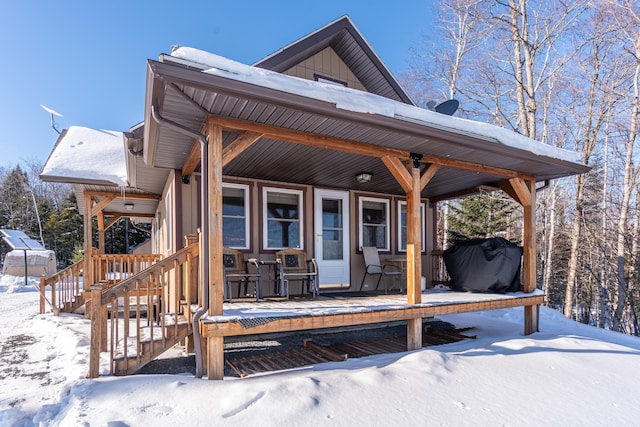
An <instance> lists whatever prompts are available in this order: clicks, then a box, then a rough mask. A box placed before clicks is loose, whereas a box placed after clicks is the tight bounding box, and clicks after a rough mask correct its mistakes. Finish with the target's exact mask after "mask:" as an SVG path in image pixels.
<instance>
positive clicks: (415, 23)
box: [0, 0, 433, 168]
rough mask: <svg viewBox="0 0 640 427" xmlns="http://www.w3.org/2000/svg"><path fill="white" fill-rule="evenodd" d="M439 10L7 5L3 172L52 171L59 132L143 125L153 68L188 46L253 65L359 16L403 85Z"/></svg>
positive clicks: (0, 90)
mask: <svg viewBox="0 0 640 427" xmlns="http://www.w3.org/2000/svg"><path fill="white" fill-rule="evenodd" d="M431 3H432V1H431V0H421V1H419V0H406V1H402V2H392V1H388V0H384V1H382V0H379V1H378V0H369V1H366V0H355V1H349V0H323V1H318V2H307V1H299V0H298V1H285V0H280V1H278V0H274V1H264V0H262V1H254V0H244V1H214V0H210V1H180V2H177V1H176V2H174V1H163V0H157V1H141V0H136V1H131V0H117V1H103V2H93V1H86V0H84V1H76V0H66V1H34V0H23V1H14V2H8V1H5V2H3V3H0V40H2V41H3V54H2V57H1V59H0V81H1V84H0V129H1V133H0V166H4V167H8V168H13V167H14V166H15V165H16V164H23V165H24V163H25V161H27V162H30V161H41V162H44V161H45V160H46V159H47V157H48V155H49V152H50V151H51V149H52V147H53V145H54V143H55V141H56V139H57V134H56V133H55V132H54V130H53V129H52V128H51V126H50V117H49V114H48V113H47V112H45V111H44V110H43V109H42V108H41V107H40V104H44V105H46V106H48V107H50V108H52V109H54V110H56V111H58V112H60V113H61V114H63V115H64V117H62V118H56V124H57V127H58V128H59V129H63V128H67V127H69V126H87V127H91V128H96V129H108V130H116V131H126V130H128V129H129V128H130V127H131V126H133V125H135V124H137V123H139V122H140V121H142V119H143V106H144V91H145V72H146V70H145V61H146V60H147V59H157V58H158V55H159V54H161V53H168V52H169V51H170V47H171V45H174V44H179V45H182V46H190V47H195V48H198V49H202V50H206V51H209V52H213V53H216V54H219V55H222V56H226V57H228V58H231V59H234V60H236V61H240V62H243V63H246V64H251V63H253V62H254V61H257V60H258V59H260V58H263V57H264V56H267V55H268V54H270V53H272V52H274V51H275V50H277V49H279V48H280V47H282V46H284V45H286V44H288V43H291V42H292V41H294V40H296V39H298V38H300V37H302V36H304V35H306V34H308V33H310V32H312V31H314V30H316V29H317V28H319V27H321V26H323V25H325V24H327V23H329V22H330V21H333V20H335V19H337V18H338V17H340V16H342V15H345V14H347V15H349V16H350V17H351V19H352V20H353V22H354V23H355V25H356V26H357V27H358V29H359V30H360V31H361V32H362V34H363V35H364V37H365V38H366V39H367V41H368V42H369V43H370V44H371V46H372V47H373V49H374V50H375V51H376V52H377V53H378V55H380V57H381V58H382V60H383V61H384V62H385V63H386V64H387V66H388V67H389V68H390V69H391V71H392V72H393V73H395V74H396V75H397V74H398V73H400V72H402V71H404V70H406V69H407V68H408V66H409V62H410V53H409V49H410V47H411V46H413V45H416V44H418V43H419V42H420V40H421V38H422V33H423V31H426V30H428V28H429V27H430V25H432V15H433V13H432V12H433V6H432V4H431Z"/></svg>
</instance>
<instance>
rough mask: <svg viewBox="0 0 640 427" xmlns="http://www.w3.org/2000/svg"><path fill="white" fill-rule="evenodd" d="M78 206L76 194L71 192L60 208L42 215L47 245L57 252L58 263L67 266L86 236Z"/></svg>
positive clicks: (71, 261)
mask: <svg viewBox="0 0 640 427" xmlns="http://www.w3.org/2000/svg"><path fill="white" fill-rule="evenodd" d="M76 206H77V204H76V196H75V194H74V193H73V192H71V193H70V194H69V195H68V196H67V197H66V198H65V199H64V200H63V202H62V204H61V206H60V210H57V211H53V210H52V211H51V212H50V213H49V214H47V213H46V212H45V213H44V214H43V215H41V217H42V218H41V219H42V220H43V221H46V222H44V224H45V225H44V235H45V245H46V247H47V248H48V249H51V250H53V251H55V252H56V258H57V260H58V263H59V264H60V265H61V266H65V267H66V266H68V265H70V264H72V263H73V256H74V251H75V248H76V247H77V246H80V247H82V242H83V238H84V236H83V226H84V224H83V221H82V217H81V216H80V214H79V213H78V209H77V207H76ZM45 216H46V219H45Z"/></svg>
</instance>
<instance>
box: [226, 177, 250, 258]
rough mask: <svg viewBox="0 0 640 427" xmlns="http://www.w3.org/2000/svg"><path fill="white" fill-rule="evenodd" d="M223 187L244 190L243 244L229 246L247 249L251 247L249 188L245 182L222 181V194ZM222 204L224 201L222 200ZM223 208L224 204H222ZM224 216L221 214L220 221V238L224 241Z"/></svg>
mask: <svg viewBox="0 0 640 427" xmlns="http://www.w3.org/2000/svg"><path fill="white" fill-rule="evenodd" d="M225 188H236V189H240V190H242V191H243V192H244V243H245V244H244V246H229V247H231V248H233V249H249V248H250V247H251V244H250V237H251V233H250V228H251V206H250V205H249V189H250V187H249V186H248V185H247V184H235V183H227V182H223V183H222V192H223V194H224V189H225ZM223 205H224V202H223ZM223 209H224V206H223ZM224 218H225V216H224V215H222V221H223V228H222V233H223V235H222V240H223V242H224ZM230 218H237V217H231V216H230Z"/></svg>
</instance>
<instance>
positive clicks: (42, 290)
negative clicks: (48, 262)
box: [40, 275, 55, 314]
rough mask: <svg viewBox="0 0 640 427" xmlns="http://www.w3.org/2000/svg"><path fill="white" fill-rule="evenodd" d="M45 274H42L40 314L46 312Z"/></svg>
mask: <svg viewBox="0 0 640 427" xmlns="http://www.w3.org/2000/svg"><path fill="white" fill-rule="evenodd" d="M44 280H45V279H44V275H42V276H40V314H44V297H45V295H44V292H45V289H44V288H45V285H44ZM54 302H55V301H51V304H52V305H53V303H54Z"/></svg>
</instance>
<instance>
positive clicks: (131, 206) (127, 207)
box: [124, 203, 133, 211]
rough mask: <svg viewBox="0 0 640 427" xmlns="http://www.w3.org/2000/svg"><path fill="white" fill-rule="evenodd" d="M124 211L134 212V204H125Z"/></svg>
mask: <svg viewBox="0 0 640 427" xmlns="http://www.w3.org/2000/svg"><path fill="white" fill-rule="evenodd" d="M124 209H125V210H127V211H132V210H133V203H125V204H124Z"/></svg>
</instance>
